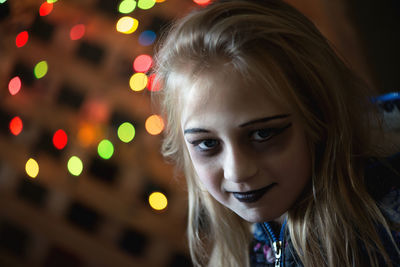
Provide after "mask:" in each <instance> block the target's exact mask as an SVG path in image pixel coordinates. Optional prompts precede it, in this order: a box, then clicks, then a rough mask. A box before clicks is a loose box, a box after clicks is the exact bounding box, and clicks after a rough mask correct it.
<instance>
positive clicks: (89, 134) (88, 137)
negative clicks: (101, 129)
mask: <svg viewBox="0 0 400 267" xmlns="http://www.w3.org/2000/svg"><path fill="white" fill-rule="evenodd" d="M98 135H99V134H98V130H97V129H96V127H95V126H94V125H92V124H90V123H83V124H82V125H81V126H80V127H79V130H78V136H77V137H78V141H79V143H80V144H81V146H83V147H88V146H90V145H92V144H94V143H95V141H96V140H97V138H98Z"/></svg>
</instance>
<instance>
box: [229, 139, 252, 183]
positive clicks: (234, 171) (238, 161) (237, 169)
mask: <svg viewBox="0 0 400 267" xmlns="http://www.w3.org/2000/svg"><path fill="white" fill-rule="evenodd" d="M225 152H226V153H225V156H224V159H223V170H224V178H225V179H227V180H231V181H233V182H237V183H241V182H244V181H246V180H247V179H249V178H251V177H253V176H255V175H256V173H257V171H258V168H257V163H256V160H255V158H254V156H253V155H252V153H250V152H248V151H246V149H245V148H241V147H239V146H237V145H235V146H234V145H232V146H229V148H227V149H226V150H225Z"/></svg>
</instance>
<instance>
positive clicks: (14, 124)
mask: <svg viewBox="0 0 400 267" xmlns="http://www.w3.org/2000/svg"><path fill="white" fill-rule="evenodd" d="M9 127H10V131H11V133H12V134H13V135H15V136H17V135H19V134H20V133H21V132H22V129H23V127H24V124H23V123H22V120H21V118H20V117H18V116H16V117H14V118H12V119H11V121H10V125H9Z"/></svg>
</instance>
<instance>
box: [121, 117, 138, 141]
mask: <svg viewBox="0 0 400 267" xmlns="http://www.w3.org/2000/svg"><path fill="white" fill-rule="evenodd" d="M134 137H135V127H133V125H132V124H131V123H129V122H124V123H122V124H121V125H120V126H119V127H118V138H119V139H120V140H121V141H122V142H124V143H129V142H130V141H132V140H133V138H134Z"/></svg>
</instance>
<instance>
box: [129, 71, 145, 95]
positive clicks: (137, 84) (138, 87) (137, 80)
mask: <svg viewBox="0 0 400 267" xmlns="http://www.w3.org/2000/svg"><path fill="white" fill-rule="evenodd" d="M147 80H148V79H147V75H146V74H144V73H141V72H138V73H135V74H133V75H132V77H131V79H130V80H129V86H130V87H131V89H132V90H133V91H135V92H139V91H142V90H143V89H144V88H146V85H147Z"/></svg>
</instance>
